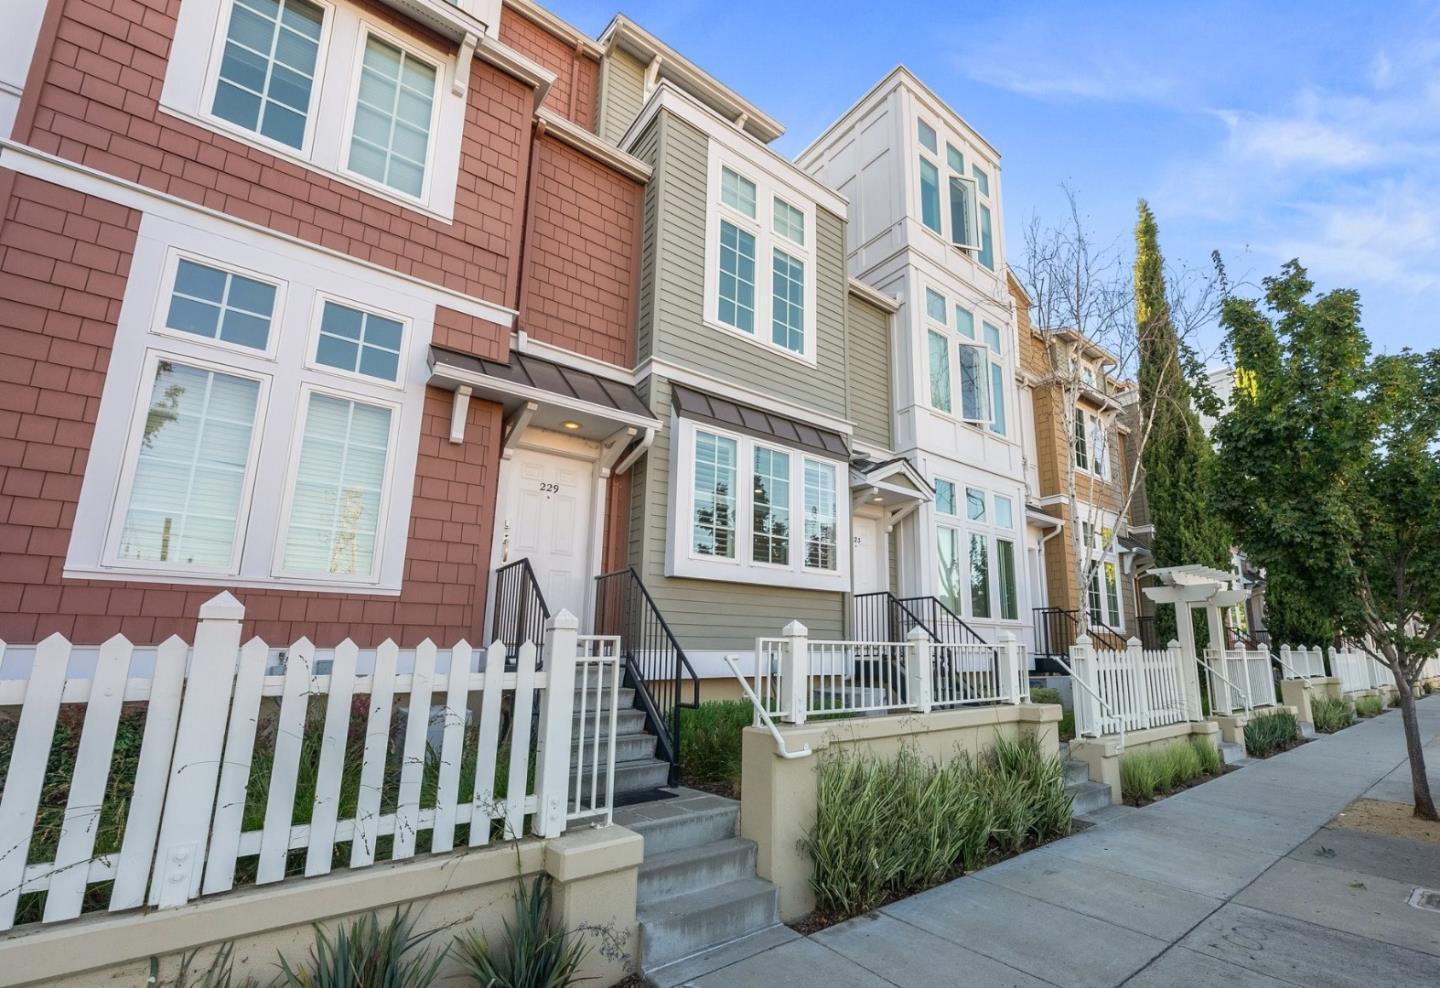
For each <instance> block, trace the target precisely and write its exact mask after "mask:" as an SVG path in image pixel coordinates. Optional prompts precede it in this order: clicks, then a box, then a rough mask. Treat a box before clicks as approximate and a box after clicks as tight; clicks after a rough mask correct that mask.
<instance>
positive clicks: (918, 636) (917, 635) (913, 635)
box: [905, 624, 930, 642]
mask: <svg viewBox="0 0 1440 988" xmlns="http://www.w3.org/2000/svg"><path fill="white" fill-rule="evenodd" d="M905 640H906V641H907V642H918V641H927V642H928V641H929V640H930V633H929V632H928V631H926V630H925V629H924V628H922V627H920V626H919V625H918V624H917V625H916V626H915V627H913V628H911V629H910V630H909V631H907V632H906V633H905Z"/></svg>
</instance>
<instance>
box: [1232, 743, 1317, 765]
mask: <svg viewBox="0 0 1440 988" xmlns="http://www.w3.org/2000/svg"><path fill="white" fill-rule="evenodd" d="M1312 740H1314V739H1313V738H1300V739H1298V740H1296V741H1291V742H1290V743H1289V744H1287V745H1285V746H1284V747H1283V748H1276V749H1275V750H1274V751H1272V752H1270V754H1268V755H1251V754H1249V753H1248V752H1247V753H1246V755H1245V757H1246V758H1249V759H1251V760H1252V761H1257V762H1262V761H1264V760H1265V759H1267V758H1274V757H1275V756H1276V755H1279V754H1283V753H1284V752H1287V751H1294V750H1295V749H1296V748H1298V747H1300V746H1301V745H1302V744H1309V743H1310V742H1311V741H1312Z"/></svg>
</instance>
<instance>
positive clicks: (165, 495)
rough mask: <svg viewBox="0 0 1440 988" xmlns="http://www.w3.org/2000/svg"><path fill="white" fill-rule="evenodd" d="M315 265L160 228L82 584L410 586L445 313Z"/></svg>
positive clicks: (134, 292) (157, 223)
mask: <svg viewBox="0 0 1440 988" xmlns="http://www.w3.org/2000/svg"><path fill="white" fill-rule="evenodd" d="M172 245H173V246H172ZM202 250H203V251H204V253H202V252H201V251H202ZM302 252H303V250H302V249H301V248H290V247H288V246H282V247H274V248H272V247H258V246H253V245H243V246H236V245H235V244H234V242H233V241H230V240H229V239H228V238H226V237H224V236H221V235H217V234H214V233H212V232H209V231H201V230H196V229H194V228H192V227H189V226H187V225H185V224H181V223H178V222H174V221H171V220H168V219H163V218H154V217H147V218H146V219H145V220H144V221H142V227H141V236H140V239H139V242H138V245H137V249H136V261H135V264H134V270H135V272H136V274H134V275H132V278H131V281H130V284H129V286H127V297H126V299H125V304H124V307H123V309H122V313H121V319H120V323H119V325H118V326H117V329H116V344H115V348H114V351H113V354H112V358H111V365H110V369H109V374H110V375H111V377H112V379H113V383H115V384H116V385H117V386H118V384H119V383H120V382H124V384H125V386H126V387H128V388H129V389H130V391H129V392H128V393H123V389H122V390H115V389H114V388H112V387H111V386H109V385H107V391H106V398H105V401H104V402H103V403H102V407H101V409H100V414H99V417H98V420H97V423H96V453H95V454H94V455H92V457H91V459H90V463H89V468H88V469H87V473H86V478H85V483H84V485H83V487H82V491H81V501H80V511H79V517H77V520H76V524H75V527H74V530H73V532H72V538H71V544H70V551H69V554H68V556H67V561H66V572H67V574H69V575H71V576H73V577H77V578H89V579H93V578H97V577H98V578H105V577H109V578H119V579H137V578H138V579H151V580H167V581H174V582H191V583H223V584H226V585H240V586H261V587H264V586H295V587H302V588H324V589H332V590H333V589H351V588H353V589H357V590H363V591H365V592H375V591H377V590H379V591H391V592H394V591H398V590H399V588H400V581H401V578H402V575H403V571H404V549H405V529H406V526H405V524H404V523H403V521H402V522H400V523H399V524H387V518H392V517H393V516H395V515H394V513H395V512H401V513H404V514H407V515H408V511H409V501H410V490H409V486H408V483H405V480H406V478H408V477H410V476H413V466H414V459H415V456H416V448H417V446H418V440H419V425H420V418H421V413H422V406H423V382H421V381H415V380H412V379H409V378H413V375H407V367H408V366H409V365H410V362H411V359H412V358H411V357H410V356H408V355H411V354H413V352H414V350H415V347H416V346H417V345H418V342H419V341H417V339H416V336H417V331H416V329H415V326H416V324H417V322H419V321H421V320H424V319H428V318H429V317H430V314H432V313H433V312H434V307H435V304H436V300H435V298H434V296H433V295H428V294H427V295H425V296H424V297H423V298H422V297H420V296H418V295H411V294H409V293H407V292H405V291H404V290H401V291H395V290H394V286H393V285H385V286H377V285H376V284H374V283H373V278H371V277H367V276H365V275H362V274H360V273H359V272H358V271H357V270H356V269H354V268H353V266H351V265H348V264H345V263H344V262H333V263H327V262H313V261H312V262H311V263H310V264H309V265H307V264H301V263H299V261H298V258H299V255H300V254H301V253H302ZM232 257H233V258H235V259H236V261H238V262H240V263H236V262H235V261H232V260H231V258H232ZM382 303H383V307H382ZM391 305H395V306H398V307H399V309H398V311H393V310H391V309H390V308H389V306H391ZM427 332H428V331H427ZM402 437H403V438H402ZM402 485H403V486H402Z"/></svg>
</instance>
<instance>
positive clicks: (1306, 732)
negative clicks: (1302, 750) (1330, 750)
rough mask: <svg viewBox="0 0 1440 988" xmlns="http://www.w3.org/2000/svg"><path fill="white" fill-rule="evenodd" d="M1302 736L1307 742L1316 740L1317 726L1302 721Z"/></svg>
mask: <svg viewBox="0 0 1440 988" xmlns="http://www.w3.org/2000/svg"><path fill="white" fill-rule="evenodd" d="M1300 736H1301V737H1302V738H1304V739H1305V740H1307V741H1311V740H1314V738H1315V725H1314V724H1311V723H1309V722H1308V721H1303V720H1302V721H1301V722H1300Z"/></svg>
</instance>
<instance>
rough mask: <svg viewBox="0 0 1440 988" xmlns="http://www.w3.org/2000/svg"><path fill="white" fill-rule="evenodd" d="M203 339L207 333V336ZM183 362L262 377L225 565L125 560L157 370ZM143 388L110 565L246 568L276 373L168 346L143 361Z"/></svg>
mask: <svg viewBox="0 0 1440 988" xmlns="http://www.w3.org/2000/svg"><path fill="white" fill-rule="evenodd" d="M202 338H203V337H202ZM162 361H163V362H171V363H176V364H182V365H184V366H186V367H194V368H196V369H198V370H204V371H210V372H212V373H216V374H228V375H229V376H231V377H238V378H243V379H245V380H249V381H255V382H257V383H258V384H259V385H260V387H259V391H258V393H257V394H256V397H255V421H254V423H253V424H252V425H251V428H250V447H249V449H248V450H246V453H245V478H244V480H243V482H242V485H241V491H240V501H239V504H238V505H237V514H236V516H235V533H234V535H233V536H232V537H231V541H230V558H229V560H228V562H227V563H226V565H224V566H218V567H215V566H203V565H199V566H197V565H190V564H186V563H180V562H174V561H169V560H165V561H161V560H146V559H122V558H121V556H120V540H121V538H122V536H123V535H124V533H125V519H126V517H127V516H128V515H129V513H130V499H131V497H132V496H133V495H134V492H135V474H136V472H137V471H138V469H139V466H140V458H139V455H138V453H137V452H135V450H136V445H137V444H138V442H139V439H140V436H141V432H142V430H143V429H144V427H145V421H146V419H147V418H148V416H149V413H150V395H151V392H152V390H153V389H154V386H155V374H156V372H157V370H158V369H159V366H160V364H161V362H162ZM141 366H142V370H141V376H140V382H139V387H138V388H137V389H136V400H135V404H134V408H133V410H132V412H131V415H130V422H129V425H128V427H127V428H126V430H125V439H124V444H125V460H124V465H123V466H122V468H121V472H120V477H119V481H118V483H117V485H116V492H115V501H114V506H113V508H112V510H111V513H110V518H109V530H108V532H107V533H106V538H105V550H104V556H103V558H104V560H105V563H106V565H109V566H119V567H127V568H134V569H139V570H148V571H151V572H157V573H187V574H191V575H195V576H215V577H223V576H233V575H235V574H236V573H237V572H239V569H240V549H241V546H242V545H243V544H244V542H245V532H246V528H247V527H248V525H249V522H250V505H251V499H252V496H253V494H254V491H255V477H256V474H257V472H258V470H257V467H258V461H259V458H260V441H261V438H262V436H263V435H264V432H265V422H266V411H267V407H268V403H269V397H270V383H271V377H270V375H268V374H264V373H262V372H260V371H256V370H253V369H250V368H242V367H236V366H234V365H229V364H222V363H217V362H216V361H214V360H207V359H205V358H203V357H196V356H192V355H188V354H187V355H181V354H178V353H173V352H168V351H166V350H164V349H157V348H154V347H147V348H146V349H145V353H144V358H143V362H142V364H141Z"/></svg>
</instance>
